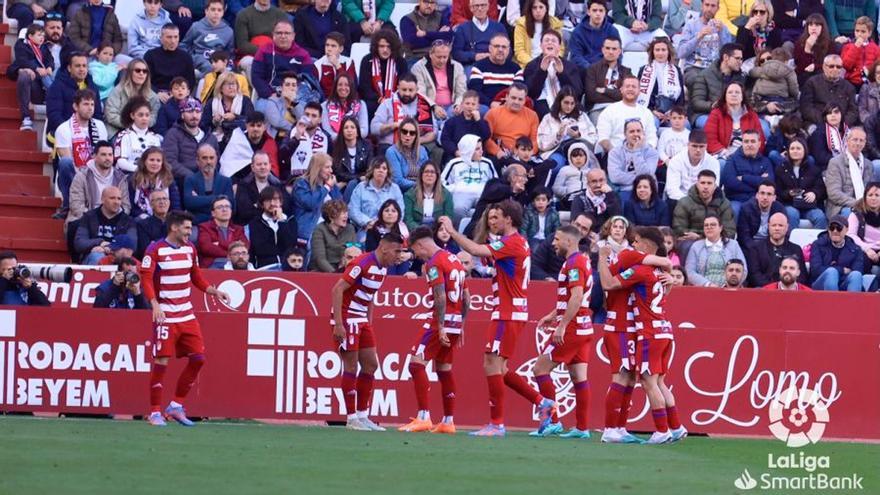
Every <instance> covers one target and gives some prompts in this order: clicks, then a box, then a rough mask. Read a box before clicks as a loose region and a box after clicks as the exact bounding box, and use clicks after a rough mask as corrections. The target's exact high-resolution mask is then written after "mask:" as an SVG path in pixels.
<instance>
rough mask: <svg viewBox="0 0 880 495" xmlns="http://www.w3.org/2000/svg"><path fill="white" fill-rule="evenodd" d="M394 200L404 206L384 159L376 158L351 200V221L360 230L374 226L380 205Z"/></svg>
mask: <svg viewBox="0 0 880 495" xmlns="http://www.w3.org/2000/svg"><path fill="white" fill-rule="evenodd" d="M388 199H393V200H395V201H396V202H397V204H398V205H402V204H403V194H402V193H401V192H400V188H399V187H398V186H397V184H395V183H394V181H392V180H391V171H390V169H389V167H388V162H387V161H386V160H385V158H384V157H374V158H373V160H372V161H371V162H370V166H369V168H367V172H366V174H365V175H364V180H363V181H360V182H359V183H358V184H357V185H356V186H355V188H354V191H353V192H352V194H351V199H350V200H349V219H350V220H351V222H352V223H353V224H354V225H355V227H357V228H359V229H365V228H369V227H370V226H372V223H371V222H373V220H374V219H375V218H376V216H377V215H378V214H379V205H381V204H382V203H383V202H385V201H386V200H388Z"/></svg>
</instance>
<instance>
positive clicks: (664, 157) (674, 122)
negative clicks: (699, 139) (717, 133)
mask: <svg viewBox="0 0 880 495" xmlns="http://www.w3.org/2000/svg"><path fill="white" fill-rule="evenodd" d="M686 123H687V112H685V110H684V108H682V107H678V106H676V107H672V109H671V110H669V127H667V128H665V129H664V130H663V132H662V133H661V134H660V139H659V140H658V141H657V152H658V153H659V154H660V161H662V162H663V165H668V164H669V160H671V159H672V157H673V156H675V155H677V154H678V152H679V151H681V150H683V149H685V148H687V144H688V137H690V135H691V131H690V129H688V128H687V126H686V125H685V124H686Z"/></svg>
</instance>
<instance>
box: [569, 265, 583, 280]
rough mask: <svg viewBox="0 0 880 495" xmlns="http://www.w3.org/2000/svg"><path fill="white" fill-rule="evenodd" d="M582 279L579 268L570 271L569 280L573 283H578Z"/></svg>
mask: <svg viewBox="0 0 880 495" xmlns="http://www.w3.org/2000/svg"><path fill="white" fill-rule="evenodd" d="M580 278H581V272H580V271H578V269H577V268H572V269H570V270H569V271H568V280H569V281H571V282H577V281H578V280H580Z"/></svg>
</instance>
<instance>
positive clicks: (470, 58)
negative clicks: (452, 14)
mask: <svg viewBox="0 0 880 495" xmlns="http://www.w3.org/2000/svg"><path fill="white" fill-rule="evenodd" d="M488 21H489V27H487V28H486V30H485V31H480V30H479V29H477V27H476V26H475V25H474V23H473V21H468V22H465V23H462V24H461V25H459V26H458V27H457V28H456V29H455V35H454V36H453V37H452V58H453V60H456V61H458V62H460V63H461V64H462V65H473V63H474V62H475V61H476V58H477V54H478V53H488V52H489V42H490V41H491V40H492V37H493V36H495V35H496V34H503V35H504V36H507V29H506V28H505V27H504V25H502V24H501V23H500V22H497V21H493V20H492V18H491V17H490V18H489V20H488ZM361 73H362V74H363V72H361Z"/></svg>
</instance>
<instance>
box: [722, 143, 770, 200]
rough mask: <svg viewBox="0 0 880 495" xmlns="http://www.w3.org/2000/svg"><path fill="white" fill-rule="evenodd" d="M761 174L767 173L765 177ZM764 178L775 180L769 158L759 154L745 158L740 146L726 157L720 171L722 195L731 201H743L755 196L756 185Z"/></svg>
mask: <svg viewBox="0 0 880 495" xmlns="http://www.w3.org/2000/svg"><path fill="white" fill-rule="evenodd" d="M763 174H767V177H762V175H763ZM740 177H741V178H740ZM765 180H769V181H770V182H773V181H774V180H775V178H774V176H773V164H772V163H770V159H769V158H767V157H766V156H764V155H761V154H758V156H756V157H755V158H746V155H744V154H743V150H742V148H740V149H738V150H736V153H734V154H733V156H731V157H730V158H728V159H727V164H726V165H725V166H724V171H723V172H722V173H721V185H723V186H724V195H725V196H727V199H729V200H731V201H741V202H743V203H745V202H746V201H748V200H749V199H751V198H753V197H754V196H755V193H756V192H758V186H759V185H760V184H761V182H763V181H765Z"/></svg>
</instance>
